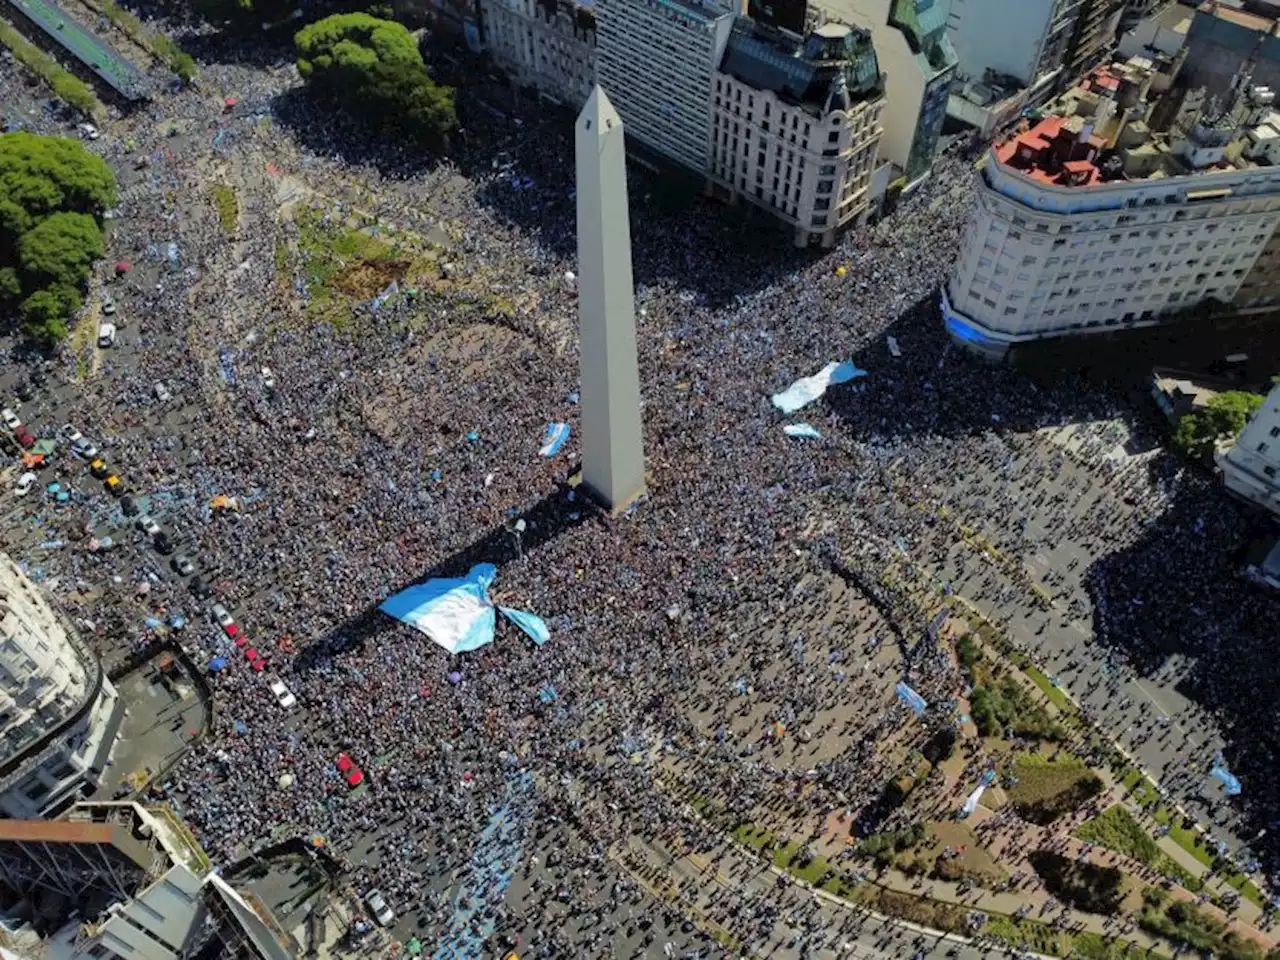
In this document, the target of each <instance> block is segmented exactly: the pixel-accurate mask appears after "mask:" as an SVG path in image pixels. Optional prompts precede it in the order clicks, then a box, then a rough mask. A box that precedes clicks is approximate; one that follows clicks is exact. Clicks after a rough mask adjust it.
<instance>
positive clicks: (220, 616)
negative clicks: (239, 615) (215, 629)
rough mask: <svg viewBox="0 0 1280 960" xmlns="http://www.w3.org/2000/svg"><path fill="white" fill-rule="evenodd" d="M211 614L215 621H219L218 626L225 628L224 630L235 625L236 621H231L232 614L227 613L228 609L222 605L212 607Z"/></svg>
mask: <svg viewBox="0 0 1280 960" xmlns="http://www.w3.org/2000/svg"><path fill="white" fill-rule="evenodd" d="M209 612H210V613H212V614H213V619H215V620H217V621H218V626H220V627H223V628H224V629H225V628H226V627H229V626H231V625H232V624H234V623H235V621H234V620H232V619H231V614H230V613H228V612H227V608H226V607H224V606H223V605H222V604H220V603H215V604H214V605H213V606H212V607H210V608H209Z"/></svg>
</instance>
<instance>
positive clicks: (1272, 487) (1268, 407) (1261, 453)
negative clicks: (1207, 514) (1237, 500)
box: [1216, 386, 1280, 517]
mask: <svg viewBox="0 0 1280 960" xmlns="http://www.w3.org/2000/svg"><path fill="white" fill-rule="evenodd" d="M1216 459H1217V462H1218V468H1219V469H1220V470H1221V471H1222V482H1223V483H1224V484H1225V485H1226V488H1227V489H1228V490H1230V491H1231V492H1232V493H1234V494H1235V495H1236V496H1238V497H1241V498H1242V499H1244V500H1247V501H1248V502H1250V503H1253V504H1256V505H1257V506H1259V507H1262V508H1263V509H1265V510H1269V511H1270V512H1271V513H1273V514H1275V515H1276V516H1278V517H1280V386H1278V387H1274V388H1273V389H1272V390H1271V392H1270V393H1269V394H1267V399H1266V400H1265V401H1264V402H1263V404H1262V406H1261V407H1259V408H1258V410H1257V412H1255V413H1254V415H1253V416H1252V417H1250V418H1249V423H1248V424H1247V425H1246V426H1245V428H1244V430H1243V431H1241V433H1240V436H1239V437H1237V438H1236V442H1235V444H1234V445H1232V446H1231V447H1229V448H1228V449H1226V450H1224V451H1221V452H1220V453H1219V454H1218V455H1217V458H1216Z"/></svg>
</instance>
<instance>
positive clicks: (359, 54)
mask: <svg viewBox="0 0 1280 960" xmlns="http://www.w3.org/2000/svg"><path fill="white" fill-rule="evenodd" d="M294 45H295V47H296V48H297V51H298V72H299V73H300V74H301V75H302V78H303V80H304V81H305V82H306V84H307V87H308V89H309V90H310V91H311V92H312V94H314V95H315V96H316V97H317V98H318V99H320V100H322V101H324V102H326V103H328V104H329V105H331V106H333V107H335V108H338V109H343V110H346V111H348V112H350V113H351V114H352V115H354V116H358V117H363V118H365V119H367V120H368V121H369V122H371V123H373V124H375V125H378V126H383V127H391V128H394V129H396V130H397V131H400V132H404V131H407V132H408V133H409V134H410V136H413V137H415V138H417V139H420V140H423V141H426V142H428V143H433V144H441V143H443V142H445V140H446V138H447V137H448V135H449V133H450V132H451V131H452V130H453V129H454V128H455V127H456V126H457V124H458V119H457V114H456V112H455V109H454V99H453V94H454V92H453V89H452V88H450V87H444V86H440V85H438V84H437V83H436V82H435V81H434V80H432V79H431V75H430V74H429V73H428V72H427V66H426V64H425V63H424V62H423V60H422V54H421V53H420V52H419V50H418V45H417V43H416V42H415V41H414V38H413V35H412V34H411V33H409V31H408V30H407V29H406V28H405V27H404V26H402V25H401V24H398V23H393V22H392V21H390V20H379V19H378V18H377V17H371V16H369V15H368V14H366V13H343V14H336V15H334V16H331V17H326V18H325V19H323V20H319V21H317V22H316V23H313V24H311V25H309V26H307V27H304V28H303V29H301V30H299V31H298V33H297V35H296V36H295V37H294Z"/></svg>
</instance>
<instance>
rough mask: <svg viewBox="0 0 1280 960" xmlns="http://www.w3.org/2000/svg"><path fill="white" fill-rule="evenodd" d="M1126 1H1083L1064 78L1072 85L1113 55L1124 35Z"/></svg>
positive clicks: (1068, 50)
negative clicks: (1115, 47)
mask: <svg viewBox="0 0 1280 960" xmlns="http://www.w3.org/2000/svg"><path fill="white" fill-rule="evenodd" d="M1123 14H1124V0H1083V2H1082V3H1081V4H1080V10H1079V12H1078V13H1077V14H1076V17H1075V28H1074V30H1073V32H1072V35H1071V43H1070V45H1069V46H1068V48H1067V54H1066V57H1065V58H1064V60H1063V78H1064V80H1065V82H1067V83H1072V82H1074V81H1075V80H1076V79H1077V78H1078V77H1081V76H1083V75H1084V74H1085V72H1086V71H1087V70H1089V69H1090V68H1091V67H1093V66H1094V64H1096V63H1098V61H1100V60H1102V59H1103V57H1105V56H1107V55H1109V54H1110V53H1111V50H1112V48H1113V47H1114V46H1115V44H1116V41H1117V39H1118V38H1119V35H1120V20H1121V17H1122V16H1123Z"/></svg>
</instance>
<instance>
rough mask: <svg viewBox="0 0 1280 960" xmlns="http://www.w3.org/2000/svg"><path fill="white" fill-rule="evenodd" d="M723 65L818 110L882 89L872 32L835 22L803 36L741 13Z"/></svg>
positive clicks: (752, 83)
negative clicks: (755, 20)
mask: <svg viewBox="0 0 1280 960" xmlns="http://www.w3.org/2000/svg"><path fill="white" fill-rule="evenodd" d="M720 70H721V72H723V73H726V74H728V75H729V76H731V77H733V78H734V79H736V80H739V81H741V82H742V83H745V84H747V85H748V86H751V87H754V88H755V89H757V90H768V91H770V92H772V93H774V94H776V95H777V96H778V97H779V99H781V100H783V101H785V102H787V103H791V104H794V105H796V106H801V107H804V108H806V109H808V110H809V111H810V112H812V113H815V114H817V113H820V112H824V111H826V110H827V109H846V108H847V107H848V106H849V105H850V104H851V103H857V102H860V101H864V100H869V99H874V98H875V97H878V96H880V94H881V92H882V88H881V82H880V64H879V61H878V60H877V59H876V51H875V47H874V46H873V45H872V43H871V33H870V32H869V31H867V30H863V29H861V28H859V27H850V26H846V25H845V24H842V23H835V22H827V23H825V24H823V25H822V26H820V27H818V28H816V29H815V30H813V31H812V32H810V33H809V35H808V36H806V37H800V36H799V35H797V34H793V33H790V32H788V31H785V30H780V29H777V28H775V27H766V26H763V25H760V24H757V23H754V22H752V21H751V20H749V19H747V18H746V17H739V18H738V19H737V20H736V21H735V23H734V25H733V30H732V32H731V33H730V35H729V42H728V43H727V44H726V46H725V51H724V59H723V60H722V61H721V63H720Z"/></svg>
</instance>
